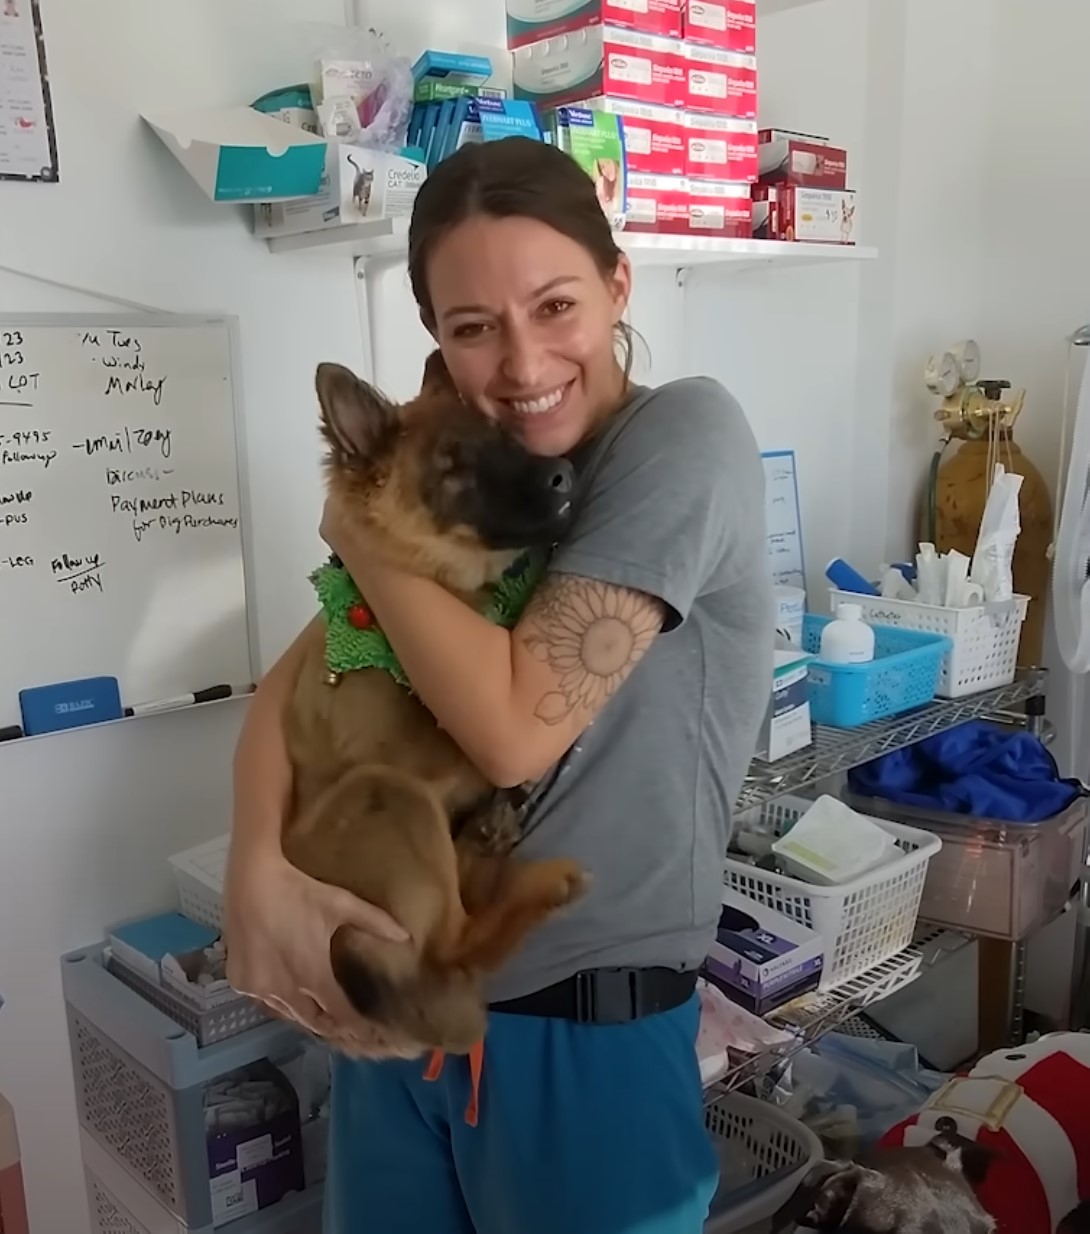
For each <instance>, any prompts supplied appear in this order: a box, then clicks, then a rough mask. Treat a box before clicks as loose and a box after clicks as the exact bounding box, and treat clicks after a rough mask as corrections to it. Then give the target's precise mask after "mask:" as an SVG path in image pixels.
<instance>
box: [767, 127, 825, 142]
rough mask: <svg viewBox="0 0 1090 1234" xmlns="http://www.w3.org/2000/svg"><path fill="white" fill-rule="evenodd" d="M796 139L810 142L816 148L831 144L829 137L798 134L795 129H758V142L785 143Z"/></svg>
mask: <svg viewBox="0 0 1090 1234" xmlns="http://www.w3.org/2000/svg"><path fill="white" fill-rule="evenodd" d="M791 138H794V139H795V140H796V141H809V142H812V143H813V144H814V145H815V146H827V145H828V144H829V139H828V137H818V136H816V135H815V134H813V133H796V132H795V131H794V129H758V130H757V140H758V141H760V142H765V141H784V140H790V139H791Z"/></svg>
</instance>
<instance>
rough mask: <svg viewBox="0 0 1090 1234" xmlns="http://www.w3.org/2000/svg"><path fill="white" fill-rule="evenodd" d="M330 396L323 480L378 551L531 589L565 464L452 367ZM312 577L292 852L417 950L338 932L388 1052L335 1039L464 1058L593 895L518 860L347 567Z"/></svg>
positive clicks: (297, 719) (556, 868)
mask: <svg viewBox="0 0 1090 1234" xmlns="http://www.w3.org/2000/svg"><path fill="white" fill-rule="evenodd" d="M316 387H317V393H318V401H319V404H320V407H321V428H322V432H323V435H324V437H325V439H326V442H327V443H328V446H329V453H328V457H327V459H326V472H327V479H328V484H329V486H330V489H331V490H332V491H334V492H336V493H337V494H338V495H339V496H340V497H341V498H342V499H343V501H344V502H345V504H346V506H347V507H348V508H350V509H351V510H352V511H353V512H354V514H355V516H356V517H358V520H359V522H358V526H359V529H360V531H361V532H362V533H364V534H365V535H366V536H368V537H369V538H370V543H371V545H372V547H373V550H374V552H375V553H376V554H381V555H382V557H383V558H384V559H386V560H388V561H390V562H392V563H394V564H396V565H397V566H399V567H400V568H402V569H406V570H411V571H413V572H414V573H417V574H419V575H423V576H425V577H427V578H430V579H433V580H434V581H436V582H438V583H440V584H441V585H442V586H443V587H445V588H447V590H449V591H451V592H453V593H454V594H455V595H457V596H459V597H460V598H462V599H463V600H465V601H466V602H467V603H469V604H472V605H473V606H474V607H476V608H478V609H480V610H482V611H487V610H488V609H489V607H490V606H492V607H493V609H494V608H495V606H496V604H497V596H498V595H500V592H501V591H502V589H503V588H504V586H505V585H506V586H507V588H508V592H510V591H511V589H512V588H516V585H518V583H519V580H515V581H514V582H512V581H511V579H510V575H509V574H506V573H505V572H509V571H510V570H511V569H512V567H513V566H515V564H516V562H518V561H519V560H520V559H524V556H525V550H527V549H539V550H546V549H548V548H550V547H551V546H552V545H553V544H554V543H555V542H556V541H557V539H559V537H560V535H561V534H562V532H563V530H564V528H565V526H566V524H567V522H568V519H569V516H570V511H571V489H572V472H571V467H570V464H568V463H567V462H566V461H565V460H560V459H545V458H538V457H535V456H533V455H531V454H529V453H527V451H526V450H524V449H523V447H522V446H521V445H520V444H519V443H518V442H517V441H516V439H515V438H514V437H512V436H511V435H510V434H509V433H507V432H506V431H505V430H503V429H501V428H500V427H499V426H498V425H496V424H492V423H490V422H489V421H487V420H486V419H485V418H484V417H483V416H481V415H479V414H478V413H477V412H475V411H474V410H472V409H471V408H468V407H466V406H464V405H463V403H462V401H461V399H460V398H459V396H458V394H457V392H456V391H455V389H454V387H453V385H452V383H451V382H450V379H449V377H448V376H447V375H446V369H445V366H444V365H443V364H442V360H441V358H440V357H439V354H438V353H435V355H434V356H433V357H432V359H431V360H430V361H429V362H428V366H427V369H426V370H425V378H424V384H423V388H422V390H421V393H420V394H419V395H418V396H417V397H416V398H415V399H413V400H412V401H410V402H409V403H406V404H404V405H402V406H398V405H395V404H394V403H391V402H389V401H388V400H386V399H384V398H383V397H382V396H381V395H380V394H378V393H377V392H376V391H375V390H373V389H372V388H371V387H370V386H368V385H367V384H366V383H364V382H362V381H359V380H358V379H357V378H356V377H355V375H354V374H353V373H351V372H350V371H349V370H348V369H345V368H342V367H340V366H338V365H330V364H323V365H321V366H319V368H318V372H317V377H316ZM314 582H315V586H316V588H317V589H318V592H319V596H320V598H321V599H322V601H323V608H324V610H325V612H324V618H325V619H324V620H318V621H316V622H315V623H313V624H312V625H311V627H309V631H308V635H307V637H308V640H309V641H308V644H307V648H306V655H305V659H304V661H303V664H302V667H301V669H300V672H299V675H298V678H297V680H296V683H295V688H294V693H293V695H292V698H291V703H290V707H289V711H288V715H287V717H286V733H287V744H288V751H289V756H290V759H291V763H292V767H293V771H294V784H295V788H294V801H293V805H292V809H291V810H290V812H289V817H288V819H287V821H286V824H285V828H284V833H283V845H284V852H285V854H286V856H287V858H288V860H289V861H291V862H292V864H293V865H295V866H296V867H297V868H298V869H300V870H302V871H303V872H304V873H306V874H308V875H310V876H311V877H313V878H316V879H318V880H320V881H322V882H326V883H331V884H336V885H337V886H340V887H344V888H346V889H347V890H349V891H351V892H352V893H353V894H355V895H357V896H359V897H360V898H361V899H363V900H366V901H369V902H370V903H372V904H375V905H377V906H379V907H380V908H382V909H384V910H385V911H386V912H388V913H389V914H390V915H391V916H392V917H393V918H394V919H395V920H396V921H398V922H399V923H400V924H401V925H402V926H403V927H404V928H405V930H406V931H407V932H408V934H409V935H410V939H409V941H408V942H402V943H392V942H388V941H386V940H381V939H377V938H375V937H373V936H372V935H370V934H367V933H365V932H364V931H362V930H360V929H358V928H356V927H351V926H345V927H342V928H341V929H339V930H338V931H337V932H336V933H335V934H334V936H333V939H332V944H331V960H332V964H333V971H334V975H335V976H336V978H337V981H338V982H339V983H340V985H341V986H342V988H343V989H344V991H345V994H346V995H347V997H348V1000H349V1002H350V1003H351V1004H352V1006H353V1007H354V1008H355V1009H356V1010H357V1011H358V1012H359V1014H360V1016H361V1017H362V1019H363V1020H365V1021H366V1022H367V1025H368V1026H377V1029H378V1037H377V1038H376V1037H375V1035H374V1033H373V1032H372V1033H361V1034H360V1035H358V1036H357V1035H356V1034H353V1033H347V1034H346V1035H345V1036H344V1038H343V1039H338V1040H336V1041H332V1042H331V1044H333V1045H335V1046H337V1047H338V1048H340V1049H342V1050H344V1051H345V1052H346V1053H350V1054H383V1055H385V1054H400V1055H402V1056H406V1055H412V1054H416V1053H423V1052H424V1051H426V1050H442V1051H444V1052H449V1053H466V1052H468V1051H469V1050H470V1049H471V1048H472V1047H473V1046H474V1045H476V1044H477V1043H478V1042H479V1041H480V1040H481V1038H482V1037H483V1035H484V1030H485V1009H484V1005H483V997H482V990H481V985H482V978H483V976H484V975H485V974H487V973H490V972H493V971H495V970H496V969H497V968H499V966H500V965H501V964H502V963H503V962H504V961H505V960H506V959H507V957H508V956H510V955H511V954H512V953H513V952H514V951H515V950H516V949H517V948H518V947H519V945H520V944H521V942H522V941H523V939H524V938H525V937H526V935H527V933H528V932H529V931H530V930H532V929H533V928H535V927H536V926H537V925H539V924H540V923H541V922H543V921H544V920H545V919H546V918H547V917H548V916H549V915H550V914H551V913H552V912H554V911H555V910H556V909H558V908H560V907H561V906H563V905H565V904H567V903H569V902H570V901H571V900H573V899H574V898H576V897H577V896H578V895H579V894H581V892H582V890H583V886H584V876H583V873H582V871H581V870H580V869H579V867H578V866H577V865H576V864H575V863H573V862H570V861H566V860H553V861H540V862H529V861H519V860H518V859H517V858H515V857H513V856H511V855H510V849H511V847H512V846H513V843H514V841H515V839H516V838H517V832H518V826H517V817H516V814H515V810H514V807H513V804H512V801H511V795H510V794H508V793H505V792H499V791H497V790H495V789H494V788H493V787H492V785H490V784H489V783H488V782H487V781H486V780H485V779H484V777H483V776H482V775H481V774H480V772H479V771H478V770H477V769H476V767H474V766H473V764H472V763H470V762H469V760H468V759H467V758H466V757H465V755H463V754H462V752H461V750H460V749H459V748H458V747H457V746H456V745H455V744H454V742H453V741H452V740H451V739H450V738H449V737H448V736H447V734H446V733H445V732H443V731H442V730H441V729H440V728H439V727H438V726H437V724H436V722H435V719H434V718H433V717H432V715H431V713H430V712H428V711H427V709H426V708H425V707H424V705H423V704H422V703H421V702H420V700H419V699H418V698H417V697H416V696H415V695H414V694H413V693H412V691H411V689H410V688H408V683H407V682H406V681H405V679H404V676H403V674H402V673H401V671H400V666H399V665H398V664H397V662H396V659H395V658H394V657H393V653H392V650H391V649H390V647H389V644H387V643H386V642H385V639H384V637H383V636H382V634H381V632H380V631H379V630H377V628H375V627H374V623H373V618H372V617H371V615H370V613H369V611H368V610H367V608H366V604H365V601H364V599H363V597H361V596H359V594H358V592H354V584H352V582H351V580H350V579H348V578H347V575H345V574H344V571H343V569H340V568H339V563H334V564H332V565H330V566H327V567H323V569H322V570H320V571H318V572H317V573H316V575H315V576H314ZM521 585H522V590H523V592H524V593H525V595H524V596H523V602H524V600H525V598H528V594H529V591H530V590H532V582H530V583H529V584H527V580H526V577H525V576H522V579H521ZM516 615H517V614H515V613H513V612H509V613H508V614H507V617H508V620H507V621H505V622H504V624H514V622H513V617H514V616H516ZM493 619H496V618H495V615H494V614H493ZM361 665H366V666H365V667H364V666H361ZM376 1041H378V1042H380V1044H378V1045H376Z"/></svg>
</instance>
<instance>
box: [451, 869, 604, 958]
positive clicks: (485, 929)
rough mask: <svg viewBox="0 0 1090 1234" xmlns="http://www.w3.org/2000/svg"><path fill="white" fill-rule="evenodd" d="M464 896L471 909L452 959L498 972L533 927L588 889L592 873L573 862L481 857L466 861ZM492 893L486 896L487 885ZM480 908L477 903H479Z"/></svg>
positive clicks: (463, 876)
mask: <svg viewBox="0 0 1090 1234" xmlns="http://www.w3.org/2000/svg"><path fill="white" fill-rule="evenodd" d="M462 881H463V886H462V895H463V898H464V899H465V900H466V902H467V904H472V905H473V908H474V909H476V911H472V909H471V912H470V916H469V919H468V920H467V922H466V925H465V929H464V930H463V932H462V935H461V938H460V939H459V940H458V942H457V944H456V946H455V948H454V951H453V953H452V954H451V955H450V956H449V957H448V958H449V959H450V960H451V962H453V963H457V964H460V965H463V966H464V967H466V968H468V969H470V970H471V971H474V972H481V973H488V972H495V971H496V969H498V968H499V967H500V966H501V965H502V964H503V963H504V961H506V960H507V959H508V958H509V957H510V956H511V955H513V954H514V952H515V951H517V950H518V948H519V947H520V946H521V945H522V942H523V940H524V939H525V938H526V936H527V934H529V933H530V931H531V930H533V929H535V928H536V927H537V926H539V925H541V923H542V922H543V921H545V920H546V918H548V917H550V916H551V915H552V914H553V913H554V912H555V911H556V910H557V909H558V908H563V906H564V905H565V904H570V903H571V902H572V901H573V900H577V899H578V898H579V897H580V896H581V895H582V894H583V892H584V891H585V890H586V887H587V884H588V882H589V880H588V877H587V875H586V874H585V873H584V872H583V871H582V870H581V869H580V867H579V866H578V865H577V864H576V863H575V862H574V861H567V860H564V859H562V858H559V859H557V860H554V861H516V860H513V859H511V858H493V857H476V858H469V859H463V861H462ZM486 887H488V888H489V891H490V894H488V895H487V899H486V898H485V888H486ZM478 903H481V907H480V908H477V904H478Z"/></svg>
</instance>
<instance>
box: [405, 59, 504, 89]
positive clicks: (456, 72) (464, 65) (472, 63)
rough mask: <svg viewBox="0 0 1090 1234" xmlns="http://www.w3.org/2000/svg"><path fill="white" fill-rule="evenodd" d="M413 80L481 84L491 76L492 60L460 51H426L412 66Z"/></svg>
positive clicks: (418, 82) (419, 81) (469, 84)
mask: <svg viewBox="0 0 1090 1234" xmlns="http://www.w3.org/2000/svg"><path fill="white" fill-rule="evenodd" d="M412 76H413V81H414V82H415V83H416V84H417V85H418V86H419V85H420V84H421V83H423V82H425V81H443V82H446V83H447V85H451V86H454V85H463V86H481V85H484V83H485V82H486V81H487V80H488V79H489V78H490V77H491V76H492V61H491V60H489V58H488V57H487V56H467V55H463V54H462V53H461V52H451V51H426V52H424V54H423V55H422V56H421V57H420V58H419V59H418V60H417V61H416V63H415V64H414V65H413V67H412Z"/></svg>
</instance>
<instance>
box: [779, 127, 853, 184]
mask: <svg viewBox="0 0 1090 1234" xmlns="http://www.w3.org/2000/svg"><path fill="white" fill-rule="evenodd" d="M757 163H758V172H759V174H760V177H761V183H762V184H795V185H802V186H803V187H806V188H823V189H844V188H847V186H848V154H847V151H845V150H841V149H840V148H839V147H837V146H830V145H828V144H826V143H820V142H813V141H801V140H799V139H798V138H796V137H781V138H778V139H776V140H774V141H762V142H761V143H760V144H759V146H758V147H757Z"/></svg>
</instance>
